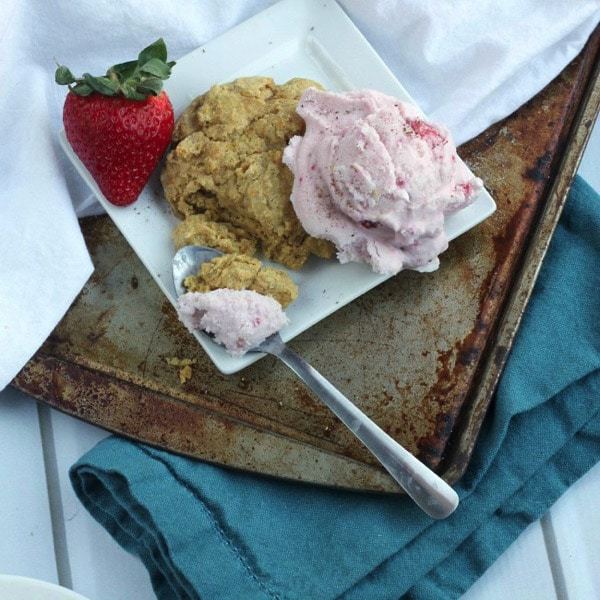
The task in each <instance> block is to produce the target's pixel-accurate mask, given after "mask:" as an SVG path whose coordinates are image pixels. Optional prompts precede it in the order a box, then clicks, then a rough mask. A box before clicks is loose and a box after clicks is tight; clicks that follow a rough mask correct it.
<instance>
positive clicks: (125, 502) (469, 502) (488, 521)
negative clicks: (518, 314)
mask: <svg viewBox="0 0 600 600" xmlns="http://www.w3.org/2000/svg"><path fill="white" fill-rule="evenodd" d="M599 265H600V197H598V195H597V194H595V192H594V191H593V190H592V189H591V188H590V187H589V186H588V185H587V184H586V183H585V182H584V181H583V180H581V179H576V180H575V182H574V185H573V188H572V190H571V193H570V197H569V200H568V204H567V207H566V209H565V211H564V213H563V216H562V218H561V221H560V224H559V226H558V228H557V231H556V234H555V236H554V239H553V241H552V244H551V246H550V249H549V252H548V255H547V258H546V260H545V262H544V265H543V267H542V271H541V273H540V276H539V280H538V283H537V285H536V287H535V291H534V294H533V297H532V299H531V302H530V304H529V306H528V309H527V312H526V314H525V316H524V319H523V323H522V326H521V329H520V332H519V335H518V339H517V340H516V343H515V345H514V348H513V351H512V353H511V355H510V358H509V361H508V364H507V366H506V369H505V372H504V375H503V377H502V380H501V382H500V386H499V388H498V391H497V394H496V398H495V401H494V402H493V404H492V406H491V408H490V410H489V413H488V416H487V418H486V421H485V423H484V426H483V429H482V432H481V435H480V438H479V440H478V443H477V447H476V450H475V453H474V455H473V458H472V461H471V463H470V466H469V468H468V470H467V473H466V474H465V476H464V477H463V478H462V480H461V481H460V483H459V484H458V485H457V486H456V489H457V491H458V493H459V495H460V497H461V504H460V506H459V507H458V509H457V510H456V512H455V513H454V514H453V515H452V516H451V517H450V518H449V519H447V520H445V521H437V522H434V521H432V520H431V519H429V518H427V517H426V516H424V515H423V514H421V513H420V512H419V510H418V509H417V508H415V506H414V505H413V504H412V503H411V502H410V500H408V499H407V498H405V497H392V496H381V495H371V494H362V493H350V492H339V491H334V490H330V489H323V488H318V487H311V486H308V485H302V484H294V483H289V482H283V481H278V480H274V479H269V478H263V477H259V476H255V475H249V474H245V473H241V472H234V471H231V470H227V469H223V468H220V467H217V466H214V465H210V464H206V463H202V462H198V461H194V460H191V459H186V458H182V457H181V456H175V455H173V454H169V453H167V452H163V451H160V450H156V449H154V448H151V447H148V446H144V445H140V444H135V443H132V442H129V441H127V440H124V439H120V438H118V437H110V438H107V439H106V440H103V441H102V442H100V443H99V444H98V445H97V446H96V447H95V448H93V449H92V450H91V451H89V452H88V453H87V454H86V455H85V456H83V457H82V458H81V459H80V460H79V461H78V462H77V463H76V464H75V465H74V466H73V467H72V469H71V472H70V475H71V481H72V484H73V487H74V488H75V491H76V493H77V495H78V497H79V498H80V500H81V502H82V503H83V504H84V505H85V507H86V508H87V509H88V510H89V512H90V513H91V514H92V516H93V517H94V518H95V519H96V520H97V521H98V522H99V523H100V524H101V525H102V526H104V527H105V528H106V530H107V531H108V532H109V533H110V534H111V535H112V536H113V537H114V538H115V540H116V541H117V542H118V543H119V544H121V546H123V547H124V548H125V549H126V550H128V551H129V552H131V553H133V554H135V555H137V556H139V557H140V559H141V560H142V561H143V562H144V564H145V565H146V567H147V569H148V571H149V573H150V577H151V579H152V584H153V586H154V589H155V591H156V594H157V596H158V597H159V598H161V599H165V600H166V599H168V600H173V599H179V598H181V599H197V598H204V599H217V598H218V599H225V598H227V599H229V598H231V599H254V598H256V599H271V600H273V599H277V598H280V599H282V600H283V599H290V600H291V599H298V600H307V599H311V600H312V599H315V600H321V599H333V598H343V599H344V600H351V599H352V600H369V599H373V600H385V599H390V600H392V599H393V600H398V599H399V598H401V597H402V596H403V595H405V594H406V597H408V598H415V599H438V598H439V599H444V600H447V599H449V598H456V597H458V596H460V595H461V594H462V593H463V592H464V591H465V590H466V589H467V588H468V587H469V586H470V585H471V584H472V583H473V582H474V581H475V580H476V579H477V578H478V577H479V576H480V575H481V574H482V573H483V571H485V569H486V568H487V567H488V566H489V565H490V564H491V563H492V562H493V561H494V560H495V559H496V558H497V557H498V555H499V554H500V553H501V552H503V551H504V550H505V549H506V548H507V547H508V545H509V544H510V543H511V542H512V541H513V540H514V539H515V538H516V537H517V536H518V535H519V533H520V532H521V531H522V530H523V529H524V528H525V527H526V526H527V525H528V524H529V523H531V522H532V521H534V520H535V519H537V518H538V517H540V515H542V514H543V513H544V512H545V511H546V510H547V509H548V507H549V506H550V505H551V504H552V503H553V502H554V501H555V500H556V499H557V498H558V497H559V496H560V495H561V494H562V493H563V492H564V491H565V489H566V488H567V487H569V486H570V485H571V484H572V483H573V482H574V481H575V480H576V479H577V478H579V477H580V476H581V475H582V474H584V473H585V472H586V471H587V470H588V469H589V468H590V467H591V466H592V465H593V464H594V463H595V462H596V461H598V460H599V459H600V319H599V318H598V315H599V314H600V267H599Z"/></svg>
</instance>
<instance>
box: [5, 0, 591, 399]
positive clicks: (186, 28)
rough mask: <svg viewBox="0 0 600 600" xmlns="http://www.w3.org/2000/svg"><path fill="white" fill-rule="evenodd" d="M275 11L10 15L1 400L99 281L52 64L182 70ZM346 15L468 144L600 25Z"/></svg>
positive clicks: (466, 7)
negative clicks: (62, 144) (152, 55)
mask: <svg viewBox="0 0 600 600" xmlns="http://www.w3.org/2000/svg"><path fill="white" fill-rule="evenodd" d="M298 1H300V0H298ZM328 1H333V0H328ZM270 4H273V0H227V1H225V0H180V1H179V2H177V3H170V2H165V1H161V0H144V1H143V2H139V1H137V0H119V2H114V1H112V0H81V1H79V2H69V1H68V0H59V2H47V1H46V0H3V2H2V3H0V39H2V40H3V47H2V53H0V79H1V81H2V88H3V91H2V93H1V94H0V130H1V131H2V132H3V134H2V143H0V182H1V185H2V191H1V192H0V389H2V388H3V387H4V386H6V385H7V384H8V383H9V382H10V380H11V379H12V377H14V375H15V374H16V373H17V372H18V370H19V369H20V368H21V367H22V366H23V365H24V363H25V362H26V361H27V360H28V359H29V358H30V357H31V355H32V354H33V353H34V352H35V351H36V350H37V348H38V347H39V346H40V345H41V343H42V342H43V341H44V340H45V338H46V337H47V336H48V334H49V333H50V332H51V331H52V329H53V328H54V326H55V325H56V323H57V322H58V321H59V320H60V318H61V317H62V315H63V314H64V313H65V311H66V310H67V308H68V307H69V305H70V304H71V302H72V301H73V300H74V298H75V297H76V295H77V293H78V292H79V291H80V290H81V288H82V286H83V285H84V283H85V281H86V280H87V278H88V277H89V276H90V274H91V272H92V269H93V267H92V264H91V261H90V258H89V255H88V253H87V250H86V248H85V244H84V241H83V238H82V236H81V232H80V230H79V226H78V223H77V219H76V211H77V214H78V215H79V216H82V215H84V214H91V213H93V212H96V211H97V210H98V208H97V205H96V204H95V203H94V200H93V197H92V196H91V195H90V193H89V190H87V188H86V187H85V185H84V184H83V183H82V182H81V181H80V179H79V177H78V176H77V174H76V173H75V172H74V170H73V169H72V168H71V167H70V166H69V164H68V163H67V161H66V159H65V157H64V156H63V155H62V152H61V151H60V149H59V148H58V146H57V132H58V131H59V130H60V128H61V115H62V104H63V101H64V96H65V89H64V88H60V87H58V86H56V85H55V84H54V82H53V72H54V69H55V62H54V61H55V59H58V60H60V62H61V63H64V64H67V65H68V66H69V67H71V69H72V70H73V71H74V72H75V73H81V72H83V71H90V72H92V73H93V72H96V71H97V72H101V71H102V70H103V69H105V68H106V66H107V65H109V64H113V63H117V62H120V61H123V60H127V59H130V58H132V57H134V56H135V55H136V54H137V52H138V51H139V49H140V48H142V47H144V46H145V45H147V44H148V43H149V42H151V41H153V40H154V39H156V38H157V37H159V36H162V37H164V38H165V40H166V41H167V44H168V47H169V51H170V56H171V57H172V58H174V59H176V58H177V57H178V56H180V55H182V54H185V53H186V52H189V51H190V50H192V49H193V48H195V47H197V46H199V45H201V44H202V43H204V42H206V41H208V40H210V39H211V38H213V37H215V36H217V35H218V34H219V33H221V32H223V31H225V30H227V29H229V28H230V27H232V26H233V25H235V24H236V23H239V22H241V21H243V20H244V19H246V18H248V17H249V16H251V15H252V14H254V13H256V12H258V11H259V10H261V9H262V8H265V7H266V6H269V5H270ZM341 4H342V5H343V7H344V8H345V10H346V11H347V12H348V14H349V15H350V17H351V18H352V19H353V20H354V22H355V23H356V24H357V26H358V27H359V29H361V30H362V32H363V33H364V34H365V36H366V37H367V38H368V39H369V41H370V42H371V43H372V44H373V46H374V47H375V49H376V50H377V51H378V52H379V53H380V54H381V56H382V57H383V59H384V60H385V61H386V63H387V64H388V66H389V67H390V68H391V69H392V71H393V72H394V73H395V74H396V76H397V77H398V78H399V79H400V81H401V82H402V83H403V84H404V85H405V86H406V88H407V89H408V90H409V92H410V93H411V94H412V95H413V96H414V98H415V99H416V100H417V102H419V104H420V105H421V106H422V108H423V109H424V110H425V111H426V112H427V113H428V114H429V115H430V116H431V117H432V118H434V119H436V120H438V121H440V122H443V123H445V124H446V125H448V126H449V127H450V129H451V130H452V131H453V133H454V136H455V139H456V140H457V142H459V143H460V142H463V141H465V140H467V139H469V138H471V137H473V136H475V135H476V134H478V133H479V132H481V131H483V130H484V129H485V128H486V127H488V126H489V125H491V124H492V123H494V122H495V121H497V120H499V119H501V118H503V117H505V116H506V115H508V114H510V113H511V112H512V111H514V110H515V109H516V108H518V107H519V106H520V105H521V104H522V103H523V102H525V101H526V100H528V99H529V98H530V97H532V96H533V95H534V94H535V93H536V92H538V91H539V90H540V89H541V88H542V87H543V86H544V85H546V84H547V83H548V82H549V81H550V80H551V79H552V78H554V77H555V76H556V75H557V74H558V73H559V72H560V71H561V70H562V69H563V67H564V66H565V65H566V64H567V63H568V62H569V61H570V60H571V59H572V58H573V57H574V56H575V55H576V54H577V53H578V52H579V51H580V49H581V48H582V46H583V45H584V43H585V41H586V39H587V38H588V37H589V35H590V33H591V32H592V30H593V29H594V27H595V25H596V24H597V23H598V21H599V19H600V0H578V1H577V2H573V1H572V0H544V1H543V2H541V1H540V0H503V2H497V1H496V0H479V2H476V3H475V2H472V1H470V0H453V1H452V2H451V1H449V0H448V1H443V2H422V0H395V1H394V0H373V1H371V2H365V1H364V0H342V1H341ZM74 207H75V208H74Z"/></svg>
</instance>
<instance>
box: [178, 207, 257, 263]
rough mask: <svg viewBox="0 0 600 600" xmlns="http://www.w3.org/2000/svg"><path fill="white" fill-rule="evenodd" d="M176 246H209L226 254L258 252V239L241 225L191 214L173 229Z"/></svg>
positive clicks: (251, 253)
mask: <svg viewBox="0 0 600 600" xmlns="http://www.w3.org/2000/svg"><path fill="white" fill-rule="evenodd" d="M172 235H173V243H174V244H175V248H177V249H179V248H182V247H183V246H207V247H208V248H214V249H215V250H221V252H224V253H225V254H248V255H250V256H252V255H253V254H255V253H256V240H254V239H252V238H250V237H248V235H247V234H246V232H245V231H244V230H243V229H241V228H240V227H234V226H233V225H230V224H229V223H215V221H209V220H208V219H207V218H206V215H204V214H199V215H190V216H189V217H187V218H186V219H185V220H183V221H182V222H181V223H180V224H179V225H178V226H177V227H175V229H174V230H173V234H172Z"/></svg>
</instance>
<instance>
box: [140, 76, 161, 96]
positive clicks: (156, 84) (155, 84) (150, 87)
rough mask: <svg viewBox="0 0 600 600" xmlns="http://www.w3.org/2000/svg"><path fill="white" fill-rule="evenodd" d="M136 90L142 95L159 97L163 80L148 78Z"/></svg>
mask: <svg viewBox="0 0 600 600" xmlns="http://www.w3.org/2000/svg"><path fill="white" fill-rule="evenodd" d="M136 90H137V91H138V92H140V93H142V94H152V95H153V96H158V94H160V90H162V79H159V78H158V77H147V78H146V79H143V80H142V82H141V83H140V84H139V85H138V86H137V88H136Z"/></svg>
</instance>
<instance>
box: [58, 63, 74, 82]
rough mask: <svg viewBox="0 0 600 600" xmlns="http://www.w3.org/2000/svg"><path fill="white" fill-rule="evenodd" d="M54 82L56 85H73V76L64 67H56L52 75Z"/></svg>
mask: <svg viewBox="0 0 600 600" xmlns="http://www.w3.org/2000/svg"><path fill="white" fill-rule="evenodd" d="M54 81H56V83H58V85H69V84H71V83H75V76H74V75H73V73H71V71H69V69H68V68H67V67H65V66H64V65H58V68H57V69H56V72H55V73H54Z"/></svg>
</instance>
